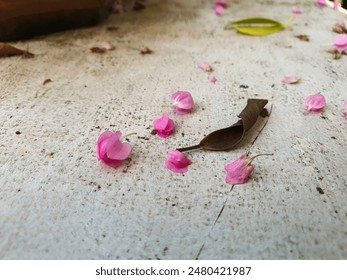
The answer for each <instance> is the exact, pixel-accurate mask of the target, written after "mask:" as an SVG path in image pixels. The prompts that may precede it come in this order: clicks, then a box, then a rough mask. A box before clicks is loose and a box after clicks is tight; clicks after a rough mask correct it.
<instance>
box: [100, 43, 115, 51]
mask: <svg viewBox="0 0 347 280" xmlns="http://www.w3.org/2000/svg"><path fill="white" fill-rule="evenodd" d="M101 48H102V49H105V50H106V51H111V50H114V46H113V45H112V44H111V43H110V42H104V43H102V44H101Z"/></svg>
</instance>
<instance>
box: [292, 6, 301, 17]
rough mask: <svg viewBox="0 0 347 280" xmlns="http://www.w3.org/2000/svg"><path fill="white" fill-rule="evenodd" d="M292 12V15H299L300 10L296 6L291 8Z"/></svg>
mask: <svg viewBox="0 0 347 280" xmlns="http://www.w3.org/2000/svg"><path fill="white" fill-rule="evenodd" d="M292 14H294V15H301V14H302V11H301V10H300V9H299V8H298V7H293V8H292Z"/></svg>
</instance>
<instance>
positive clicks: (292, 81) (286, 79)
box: [282, 76, 300, 84]
mask: <svg viewBox="0 0 347 280" xmlns="http://www.w3.org/2000/svg"><path fill="white" fill-rule="evenodd" d="M299 81H300V78H299V77H297V76H284V77H283V79H282V83H284V84H296V83H298V82H299Z"/></svg>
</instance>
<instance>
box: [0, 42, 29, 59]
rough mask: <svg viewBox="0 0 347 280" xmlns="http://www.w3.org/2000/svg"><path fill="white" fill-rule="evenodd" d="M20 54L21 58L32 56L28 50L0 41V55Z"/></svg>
mask: <svg viewBox="0 0 347 280" xmlns="http://www.w3.org/2000/svg"><path fill="white" fill-rule="evenodd" d="M8 56H21V57H22V58H33V57H34V54H32V53H30V52H29V51H28V50H26V51H24V50H21V49H18V48H16V47H14V46H12V45H10V44H6V43H1V42H0V57H8Z"/></svg>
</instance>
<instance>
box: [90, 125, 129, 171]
mask: <svg viewBox="0 0 347 280" xmlns="http://www.w3.org/2000/svg"><path fill="white" fill-rule="evenodd" d="M121 137H122V133H121V132H120V131H117V132H114V133H113V132H111V131H105V132H103V133H102V134H101V135H100V136H99V139H98V143H97V152H96V156H97V158H98V160H99V161H102V162H103V163H104V164H106V165H108V166H111V167H118V166H120V165H121V164H122V162H123V160H125V159H127V158H128V157H129V155H130V153H131V145H130V144H129V143H123V142H122V141H121Z"/></svg>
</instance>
